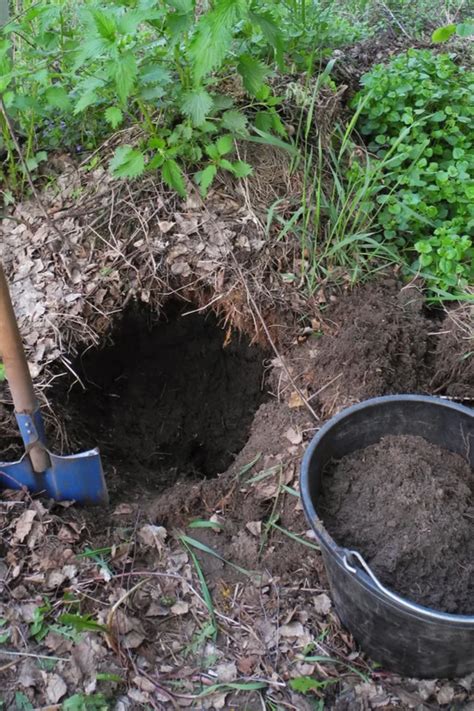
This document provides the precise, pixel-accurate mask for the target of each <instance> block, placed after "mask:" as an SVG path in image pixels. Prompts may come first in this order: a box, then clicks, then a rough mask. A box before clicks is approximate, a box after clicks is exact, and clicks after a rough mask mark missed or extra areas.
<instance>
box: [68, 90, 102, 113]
mask: <svg viewBox="0 0 474 711" xmlns="http://www.w3.org/2000/svg"><path fill="white" fill-rule="evenodd" d="M98 100H99V97H98V96H97V94H96V93H95V91H92V90H91V91H86V93H85V94H83V95H82V96H81V97H80V99H79V100H78V101H77V102H76V105H75V106H74V114H75V115H77V114H80V113H81V111H84V110H85V109H87V108H88V107H89V106H93V105H94V104H96V103H97V102H98Z"/></svg>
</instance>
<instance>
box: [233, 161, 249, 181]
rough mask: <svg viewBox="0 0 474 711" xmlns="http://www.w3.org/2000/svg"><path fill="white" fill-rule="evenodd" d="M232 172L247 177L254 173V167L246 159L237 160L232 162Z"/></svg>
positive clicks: (240, 176) (238, 176)
mask: <svg viewBox="0 0 474 711" xmlns="http://www.w3.org/2000/svg"><path fill="white" fill-rule="evenodd" d="M232 172H233V174H234V175H235V177H236V178H246V177H247V176H249V175H251V174H252V173H253V168H252V166H251V165H249V164H248V163H246V162H245V161H243V160H237V161H235V162H234V163H232Z"/></svg>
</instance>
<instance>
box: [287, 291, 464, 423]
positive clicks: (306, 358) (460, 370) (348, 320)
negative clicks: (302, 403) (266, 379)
mask: <svg viewBox="0 0 474 711" xmlns="http://www.w3.org/2000/svg"><path fill="white" fill-rule="evenodd" d="M323 306H324V305H323ZM453 318H454V319H455V320H456V314H455V313H453V314H451V315H450V314H448V315H447V314H446V313H445V312H444V311H442V310H435V309H433V310H428V309H427V308H426V306H425V303H424V298H423V294H422V293H421V291H420V289H419V288H418V287H417V286H416V285H410V286H405V287H403V286H402V285H401V284H400V283H399V282H398V281H397V280H396V279H391V278H382V279H381V280H379V282H378V283H377V282H376V283H371V284H367V285H365V286H362V287H359V288H357V289H355V290H354V291H352V292H349V293H347V294H345V295H343V296H340V295H339V296H336V297H334V301H330V300H329V299H328V303H327V305H326V306H325V308H324V309H323V310H321V311H320V313H318V314H317V315H316V318H315V320H314V331H313V333H312V334H311V335H309V337H308V338H307V340H306V343H305V344H304V345H302V347H301V348H300V350H299V352H298V351H295V353H294V363H295V371H297V372H298V373H299V374H300V377H301V381H302V382H303V384H304V387H305V388H306V390H307V392H308V395H309V397H312V398H313V401H316V402H317V403H318V405H319V408H320V410H321V412H322V414H323V416H324V417H329V416H331V415H332V414H334V413H335V412H336V411H337V410H338V409H341V408H342V407H345V406H348V405H351V404H353V403H355V402H359V401H360V400H363V399H365V398H369V397H375V396H377V395H390V394H395V393H399V394H400V393H428V394H437V395H447V396H454V397H458V398H465V399H466V400H469V401H470V399H474V358H472V357H471V356H470V352H471V351H472V343H473V341H472V338H473V330H472V329H473V326H472V311H470V309H469V307H465V308H464V311H463V312H462V313H461V312H459V313H458V319H459V321H458V322H457V323H455V320H454V321H453Z"/></svg>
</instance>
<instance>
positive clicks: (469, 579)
mask: <svg viewBox="0 0 474 711" xmlns="http://www.w3.org/2000/svg"><path fill="white" fill-rule="evenodd" d="M318 511H319V513H320V515H321V518H322V520H323V522H324V525H325V526H326V528H327V529H328V531H329V533H330V534H331V536H332V537H333V538H334V539H335V541H336V542H337V543H338V544H339V545H343V546H344V547H346V548H350V549H354V550H357V551H358V552H359V553H361V554H362V555H363V557H364V558H365V560H366V561H367V562H368V563H369V564H370V566H371V568H372V570H373V571H374V573H375V574H376V575H377V576H378V577H379V578H380V580H381V581H382V582H383V583H384V584H385V585H386V586H387V587H389V588H391V589H392V590H394V591H395V592H398V593H399V594H400V595H402V596H404V597H406V598H409V599H411V600H414V601H415V602H417V603H419V604H421V605H425V606H428V607H432V608H434V609H436V610H440V611H444V612H450V613H456V614H466V615H467V614H471V615H472V614H474V473H473V471H472V470H471V468H470V466H469V464H468V463H467V461H466V460H465V459H464V458H463V457H462V456H460V455H459V454H455V453H453V452H449V451H447V450H445V449H442V448H441V447H438V446H435V445H433V444H431V443H429V442H427V441H426V440H425V439H423V438H422V437H415V436H408V435H404V436H387V437H383V438H382V439H381V440H380V442H378V443H377V444H374V445H371V446H369V447H367V448H365V449H361V450H358V451H356V452H354V453H352V454H349V455H347V456H345V457H343V458H342V459H341V460H339V461H337V462H332V463H331V464H330V465H329V466H328V467H327V469H326V471H325V473H324V478H323V490H322V495H321V498H320V500H319V505H318Z"/></svg>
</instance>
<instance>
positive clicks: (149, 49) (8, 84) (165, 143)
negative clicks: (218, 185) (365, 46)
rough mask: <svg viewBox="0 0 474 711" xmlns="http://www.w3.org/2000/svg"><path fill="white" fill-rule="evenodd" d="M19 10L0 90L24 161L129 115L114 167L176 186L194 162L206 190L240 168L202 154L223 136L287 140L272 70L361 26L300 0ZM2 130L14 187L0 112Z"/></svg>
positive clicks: (167, 0) (84, 139) (166, 1)
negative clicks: (137, 134)
mask: <svg viewBox="0 0 474 711" xmlns="http://www.w3.org/2000/svg"><path fill="white" fill-rule="evenodd" d="M202 6H204V8H205V9H204V10H203V9H202ZM23 8H24V9H23V11H22V12H21V13H20V14H19V15H18V16H17V17H15V18H12V20H11V21H10V22H9V23H7V24H6V25H5V26H4V27H3V28H1V30H0V94H1V95H2V97H3V102H4V105H5V108H6V110H7V111H8V114H9V116H10V117H11V119H12V120H13V121H14V123H15V126H16V127H17V130H18V132H19V134H20V139H21V141H22V147H23V150H24V152H25V157H26V159H27V161H29V163H28V165H29V168H30V170H34V168H35V166H37V165H38V162H39V160H40V159H41V156H44V150H46V151H47V150H51V149H55V148H58V147H61V148H69V149H73V150H78V151H82V150H88V149H92V148H95V147H96V145H97V143H98V142H99V141H100V140H102V139H103V138H104V137H106V136H107V135H108V134H109V133H111V132H112V131H114V130H116V129H120V128H124V127H127V126H130V125H135V124H137V125H139V126H140V127H141V129H142V136H143V140H142V141H141V144H140V145H139V146H133V147H132V146H124V147H122V148H120V149H119V150H118V151H117V153H116V154H115V156H114V158H113V160H112V163H111V169H112V171H113V172H114V173H115V175H116V176H119V177H130V178H133V177H136V176H137V175H139V174H140V173H142V172H143V171H145V170H159V171H160V172H161V175H162V177H163V179H164V181H165V182H166V183H168V185H169V186H170V187H172V188H174V189H175V190H176V191H177V192H178V193H180V194H184V192H185V180H184V172H187V171H188V170H189V169H190V168H192V167H193V166H195V165H198V166H199V167H201V166H200V163H201V162H202V160H203V159H204V160H205V161H206V162H205V165H204V168H203V171H204V175H203V172H202V171H201V172H199V173H198V175H197V176H196V179H197V181H198V184H199V186H200V189H201V192H202V193H203V194H205V192H206V189H207V188H206V185H207V186H209V185H210V182H209V180H210V179H211V182H212V179H213V177H214V173H215V170H214V167H216V168H217V167H219V168H220V169H224V170H230V171H231V172H233V173H234V174H236V175H238V174H247V173H248V172H249V170H250V168H249V167H245V166H242V165H241V164H240V163H238V162H235V161H234V162H232V161H230V162H229V161H227V158H228V155H227V153H226V156H225V158H224V161H222V160H219V161H217V158H213V157H212V156H211V155H210V152H211V153H212V152H213V150H214V149H213V146H215V145H216V142H217V141H218V140H219V138H221V137H222V136H226V135H232V136H234V137H248V135H249V133H250V132H251V133H253V134H254V136H256V137H257V138H258V139H259V140H267V139H268V134H273V135H276V136H280V137H281V138H284V137H285V128H284V126H283V124H282V122H281V120H280V118H279V115H278V107H279V104H280V98H279V97H278V96H274V94H273V91H272V89H271V82H270V81H269V80H270V78H271V76H272V74H273V73H274V72H275V70H280V71H284V70H285V68H286V67H287V66H296V67H299V68H301V67H304V68H305V69H307V70H308V71H312V67H313V63H314V62H315V60H316V55H317V53H318V52H319V53H320V52H321V51H323V50H325V49H327V48H328V47H334V46H337V45H338V44H339V43H342V44H344V43H346V42H348V41H353V40H354V39H356V38H357V37H358V36H361V35H362V34H363V33H364V31H365V28H364V27H363V26H362V25H360V26H359V25H357V23H353V22H350V20H349V19H348V18H345V17H343V16H341V15H340V14H338V13H337V12H336V11H335V9H334V7H333V6H332V4H327V3H323V2H308V0H288V2H279V1H277V0H209V2H206V3H200V2H196V0H163V2H156V0H98V1H97V0H85V1H84V2H79V3H78V2H74V1H73V0H56V2H54V3H47V2H46V1H45V0H40V2H36V3H32V2H31V1H30V0H27V2H25V3H24V4H23ZM243 106H245V109H246V110H245V112H244V111H243V110H242V107H243ZM0 131H1V136H2V137H3V146H2V144H1V141H0V149H1V148H3V150H4V151H6V152H7V154H8V159H9V161H8V163H9V171H10V178H13V186H12V187H16V185H15V181H16V182H20V183H22V181H23V182H24V179H23V178H21V166H20V167H19V166H18V163H17V156H16V154H15V149H14V145H13V144H12V141H11V136H10V135H9V130H8V126H7V125H6V124H5V121H2V119H1V117H0ZM226 140H227V139H226ZM38 155H39V156H40V159H38ZM208 158H211V165H210V164H209V161H208ZM212 161H214V163H212ZM216 161H217V162H216ZM236 163H237V166H236ZM231 165H232V168H231V167H230V166H231ZM206 171H207V172H206ZM18 172H19V173H20V178H19V179H18V176H17V173H18ZM20 187H21V184H20Z"/></svg>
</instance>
